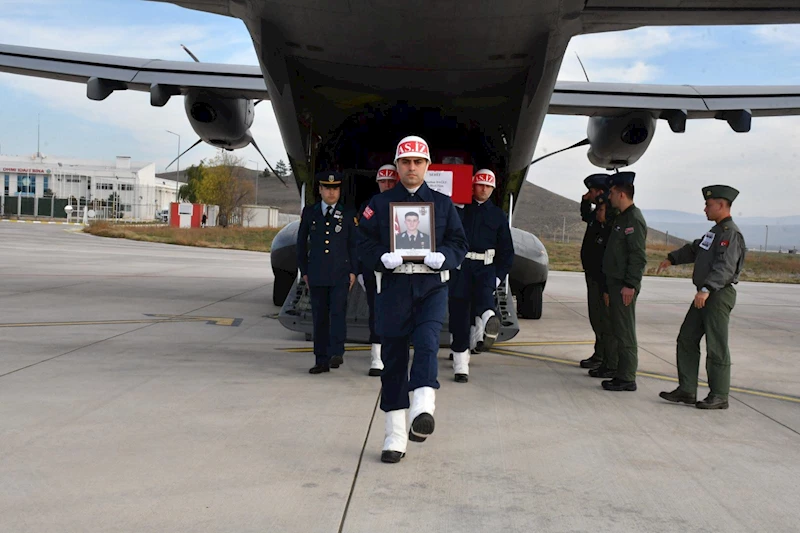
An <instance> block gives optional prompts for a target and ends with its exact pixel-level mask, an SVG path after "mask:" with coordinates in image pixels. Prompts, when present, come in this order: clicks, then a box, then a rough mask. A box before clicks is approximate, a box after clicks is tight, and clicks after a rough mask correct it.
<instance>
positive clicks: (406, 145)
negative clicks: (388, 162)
mask: <svg viewBox="0 0 800 533" xmlns="http://www.w3.org/2000/svg"><path fill="white" fill-rule="evenodd" d="M401 157H422V158H424V159H427V160H428V163H430V162H431V152H430V150H429V149H428V143H427V142H426V141H425V139H423V138H422V137H417V136H415V135H411V136H409V137H406V138H404V139H403V140H402V141H400V142H399V143H397V151H396V152H395V154H394V162H395V164H396V163H397V160H398V159H400V158H401Z"/></svg>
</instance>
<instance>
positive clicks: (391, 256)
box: [381, 252, 403, 270]
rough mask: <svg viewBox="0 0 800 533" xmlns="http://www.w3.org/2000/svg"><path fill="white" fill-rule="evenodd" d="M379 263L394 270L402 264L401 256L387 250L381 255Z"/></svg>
mask: <svg viewBox="0 0 800 533" xmlns="http://www.w3.org/2000/svg"><path fill="white" fill-rule="evenodd" d="M381 263H383V266H385V267H386V268H387V270H394V269H395V268H397V267H399V266H400V265H402V264H403V256H402V255H400V254H398V253H396V252H387V253H385V254H383V255H382V256H381Z"/></svg>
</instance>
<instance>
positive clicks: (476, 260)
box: [449, 169, 514, 383]
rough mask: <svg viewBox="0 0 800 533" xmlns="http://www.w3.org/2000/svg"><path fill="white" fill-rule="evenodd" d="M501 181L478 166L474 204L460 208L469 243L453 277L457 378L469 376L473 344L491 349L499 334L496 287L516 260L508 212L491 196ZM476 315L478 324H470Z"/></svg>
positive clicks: (463, 379) (452, 322)
mask: <svg viewBox="0 0 800 533" xmlns="http://www.w3.org/2000/svg"><path fill="white" fill-rule="evenodd" d="M496 185H497V179H496V177H495V175H494V172H492V171H491V170H488V169H482V170H479V171H478V172H477V173H476V174H475V175H474V176H473V177H472V203H471V204H468V205H466V206H464V208H463V209H459V210H458V211H459V215H460V216H461V224H462V225H463V226H464V233H465V235H466V236H467V243H468V245H469V252H467V255H466V257H465V258H464V262H463V263H461V268H460V269H458V270H454V271H453V272H452V273H451V279H450V301H449V308H450V333H452V334H453V342H452V344H451V345H450V348H451V349H452V350H453V369H454V370H455V380H456V382H458V383H467V382H468V381H469V358H470V348H475V347H476V345H477V344H478V342H480V343H482V346H481V349H483V350H488V349H489V348H491V347H492V344H494V341H495V340H496V339H497V335H498V334H499V333H500V320H499V319H498V318H497V316H495V307H494V291H495V289H496V288H497V287H498V286H499V285H500V282H501V281H502V280H504V279H505V277H506V275H507V274H508V272H509V270H511V263H513V261H514V243H513V241H512V239H511V229H510V228H509V227H508V219H507V218H506V214H505V213H504V212H503V210H502V209H500V208H499V207H497V206H496V205H494V204H493V203H492V201H491V200H490V199H489V197H490V196H491V195H492V192H493V191H494V189H495V187H496ZM473 318H474V320H475V325H474V326H472V328H471V322H472V320H473ZM470 329H472V330H473V333H474V335H472V339H471V338H470V337H471V335H470ZM472 341H474V342H472Z"/></svg>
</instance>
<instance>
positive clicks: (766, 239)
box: [764, 225, 769, 252]
mask: <svg viewBox="0 0 800 533" xmlns="http://www.w3.org/2000/svg"><path fill="white" fill-rule="evenodd" d="M765 227H766V228H767V234H766V235H765V236H764V251H765V252H766V251H767V241H769V225H767V226H765Z"/></svg>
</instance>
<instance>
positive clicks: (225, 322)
mask: <svg viewBox="0 0 800 533" xmlns="http://www.w3.org/2000/svg"><path fill="white" fill-rule="evenodd" d="M173 322H205V323H207V324H215V325H217V326H231V327H235V326H238V325H239V324H241V322H242V319H241V318H227V317H219V318H218V317H206V316H170V315H162V316H160V317H158V318H143V319H130V320H86V321H71V322H16V323H7V324H0V328H43V327H54V326H55V327H71V326H115V325H122V324H164V323H173Z"/></svg>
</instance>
